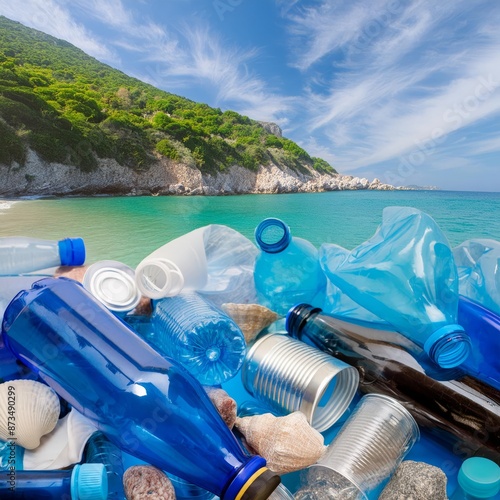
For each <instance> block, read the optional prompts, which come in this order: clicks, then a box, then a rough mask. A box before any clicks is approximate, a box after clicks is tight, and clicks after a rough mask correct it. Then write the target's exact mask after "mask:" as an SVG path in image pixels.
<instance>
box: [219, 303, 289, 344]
mask: <svg viewBox="0 0 500 500" xmlns="http://www.w3.org/2000/svg"><path fill="white" fill-rule="evenodd" d="M221 307H222V309H223V310H224V312H226V313H227V314H228V315H229V316H231V318H233V319H234V321H235V322H236V324H237V325H238V326H239V327H240V329H241V331H242V332H243V335H244V337H245V340H246V342H247V344H249V343H250V342H252V340H253V339H255V337H257V335H258V334H259V333H260V332H261V331H262V330H263V329H264V328H266V326H269V325H270V324H271V323H274V322H275V321H276V320H277V319H279V318H280V317H281V316H279V315H278V314H277V313H275V312H274V311H271V309H268V308H267V307H264V306H261V305H260V304H233V303H228V304H222V306H221Z"/></svg>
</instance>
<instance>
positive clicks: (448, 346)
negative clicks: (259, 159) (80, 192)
mask: <svg viewBox="0 0 500 500" xmlns="http://www.w3.org/2000/svg"><path fill="white" fill-rule="evenodd" d="M84 263H85V245H84V242H83V241H82V240H81V239H80V238H68V239H65V240H62V241H60V242H55V241H41V240H36V239H33V238H26V237H9V238H0V319H2V318H3V320H2V337H1V341H0V498H33V499H36V498H44V499H45V498H47V499H62V498H66V499H73V500H76V499H81V500H105V499H119V500H123V499H127V500H132V499H133V500H141V499H145V500H146V499H148V500H156V499H158V500H160V499H174V498H177V499H191V498H192V499H199V500H215V499H217V498H221V499H222V500H264V499H266V498H272V499H275V500H276V499H287V498H296V499H300V500H328V499H345V500H348V499H365V500H371V499H375V498H380V499H381V500H390V499H397V498H412V499H414V500H417V499H420V498H421V499H435V500H439V499H446V498H448V496H447V493H448V494H451V495H452V496H451V498H453V499H454V500H457V499H471V498H489V499H493V498H499V492H500V467H499V464H500V361H499V359H500V270H499V268H500V242H497V241H494V240H481V239H477V240H469V241H466V242H464V243H462V244H461V245H459V246H458V247H456V248H451V247H450V245H449V243H448V241H447V239H446V237H445V236H444V234H443V233H442V231H441V230H440V228H439V227H438V226H437V224H436V223H435V221H434V220H433V219H432V218H431V217H429V216H428V215H427V214H425V213H423V212H420V211H418V210H416V209H413V208H407V207H389V208H386V209H385V210H384V212H383V217H382V223H381V225H380V227H379V228H378V229H377V231H376V233H375V234H374V235H373V237H372V238H370V239H369V240H367V241H366V242H364V243H362V244H361V245H359V246H358V247H357V248H355V249H353V250H347V249H344V248H342V247H339V246H338V245H334V244H323V245H322V246H321V247H320V248H319V249H316V248H315V247H314V246H313V245H312V244H311V243H310V242H308V241H306V240H304V239H302V238H299V237H297V236H294V235H293V234H292V232H291V230H290V228H289V227H288V226H287V225H286V222H284V221H281V220H279V219H273V218H271V219H265V220H264V221H262V222H261V223H260V224H259V225H258V227H257V228H256V230H255V243H253V242H252V241H250V240H249V239H247V238H246V237H245V236H243V235H242V234H240V233H239V232H237V231H235V230H234V229H232V228H230V227H227V226H223V225H216V224H212V225H209V226H205V227H201V228H198V229H196V230H194V231H192V232H190V233H187V234H185V235H183V236H181V237H180V238H177V239H175V240H172V241H169V242H166V243H165V244H164V245H163V246H162V247H160V248H158V249H157V250H156V251H154V252H153V253H152V254H151V255H148V256H146V257H145V258H144V259H143V260H142V261H141V262H140V264H139V265H138V266H137V268H136V269H132V268H130V267H129V266H126V265H125V264H123V263H121V262H118V261H113V260H106V261H99V262H96V263H93V264H92V265H89V266H84ZM419 440H425V442H426V443H430V445H429V446H428V456H429V458H431V455H432V453H433V451H432V450H433V449H434V448H433V447H437V448H443V449H445V450H446V453H449V454H450V456H453V457H455V458H456V457H459V459H460V466H459V467H457V468H456V470H455V469H454V470H450V468H448V469H446V467H444V466H443V467H442V468H443V469H444V471H443V470H440V469H439V468H438V467H435V466H433V465H431V464H432V460H429V463H427V461H426V459H425V455H424V457H423V459H422V460H421V461H412V460H405V457H406V456H407V455H408V453H409V452H410V451H411V450H412V448H413V447H414V445H415V447H417V446H418V443H419ZM424 448H425V447H424ZM437 448H436V449H437ZM281 479H283V482H281ZM450 479H453V481H454V482H456V483H457V484H456V486H455V484H453V486H454V487H453V490H454V491H453V492H452V491H450V490H451V489H450V488H448V492H447V480H448V481H449V480H450ZM285 484H286V485H287V487H286V486H285Z"/></svg>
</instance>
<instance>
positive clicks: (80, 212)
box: [0, 191, 500, 267]
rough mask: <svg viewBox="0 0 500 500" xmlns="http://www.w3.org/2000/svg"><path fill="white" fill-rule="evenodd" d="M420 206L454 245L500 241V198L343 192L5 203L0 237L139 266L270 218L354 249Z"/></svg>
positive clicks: (249, 230)
mask: <svg viewBox="0 0 500 500" xmlns="http://www.w3.org/2000/svg"><path fill="white" fill-rule="evenodd" d="M391 205H398V206H413V207H416V208H419V209H421V210H423V211H425V212H427V213H428V214H429V215H431V216H432V217H433V218H434V219H435V220H436V221H437V222H438V224H439V225H440V227H441V228H442V230H443V231H444V233H445V234H446V236H447V237H448V239H449V241H450V244H451V245H452V246H455V245H457V244H459V243H461V242H462V241H465V240H466V239H469V238H492V239H496V240H500V193H475V192H451V191H339V192H328V193H310V194H309V193H307V194H282V195H240V196H225V197H98V198H64V199H38V200H20V201H10V200H0V237H2V236H13V235H22V236H33V237H41V238H46V239H56V238H62V237H66V236H81V237H83V238H84V239H85V243H86V246H87V249H88V258H87V262H88V263H92V262H95V261H97V260H102V259H115V260H120V261H122V262H124V263H126V264H128V265H131V266H134V267H135V265H137V264H138V263H139V261H140V260H141V259H142V258H143V257H145V256H146V255H147V254H148V253H150V252H151V251H153V250H154V249H156V248H158V247H159V246H160V245H162V244H163V243H165V242H167V241H169V240H171V239H173V238H175V237H177V236H180V235H182V234H184V233H186V232H188V231H191V230H193V229H195V228H197V227H200V226H204V225H206V224H213V223H216V224H226V225H228V226H230V227H232V228H234V229H236V230H238V231H240V232H241V233H243V234H244V235H245V236H247V237H249V238H251V239H253V231H254V228H255V226H256V225H257V224H258V223H259V222H260V221H261V220H262V219H263V218H265V217H271V216H273V217H278V218H281V219H283V220H284V221H285V222H286V223H287V224H288V225H289V226H290V227H291V229H292V233H293V234H294V235H295V236H300V237H302V238H306V239H309V240H310V241H311V242H312V243H313V244H315V245H316V246H319V245H320V244H321V243H323V242H329V243H337V244H339V245H341V246H344V247H346V248H349V249H351V248H353V247H355V246H356V245H359V244H360V243H362V242H363V241H365V240H366V239H367V238H369V237H370V236H371V235H372V234H373V233H374V232H375V230H376V228H377V226H378V225H379V224H380V222H381V220H382V210H383V208H384V207H387V206H391Z"/></svg>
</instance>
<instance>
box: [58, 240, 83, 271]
mask: <svg viewBox="0 0 500 500" xmlns="http://www.w3.org/2000/svg"><path fill="white" fill-rule="evenodd" d="M58 246H59V258H60V259H61V265H62V266H81V265H82V264H83V263H84V262H85V243H84V241H83V239H82V238H66V239H64V240H61V241H59V242H58Z"/></svg>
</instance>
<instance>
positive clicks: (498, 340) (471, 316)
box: [458, 295, 500, 391]
mask: <svg viewBox="0 0 500 500" xmlns="http://www.w3.org/2000/svg"><path fill="white" fill-rule="evenodd" d="M458 323H459V324H460V325H462V326H463V327H464V329H465V330H466V331H467V332H470V339H471V343H472V352H471V355H470V356H469V357H468V358H467V359H466V360H465V362H464V363H463V364H462V365H460V368H462V369H463V370H464V371H466V372H467V373H469V374H470V375H472V376H474V377H477V378H479V379H481V380H484V381H485V382H486V383H487V384H490V385H492V386H493V387H496V388H497V389H498V390H499V391H500V358H499V357H498V353H499V352H500V315H498V314H496V313H495V312H493V311H491V310H490V309H487V308H486V307H484V306H482V305H481V304H479V303H477V302H475V301H474V300H470V299H468V298H467V297H464V296H462V295H460V298H459V301H458Z"/></svg>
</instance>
